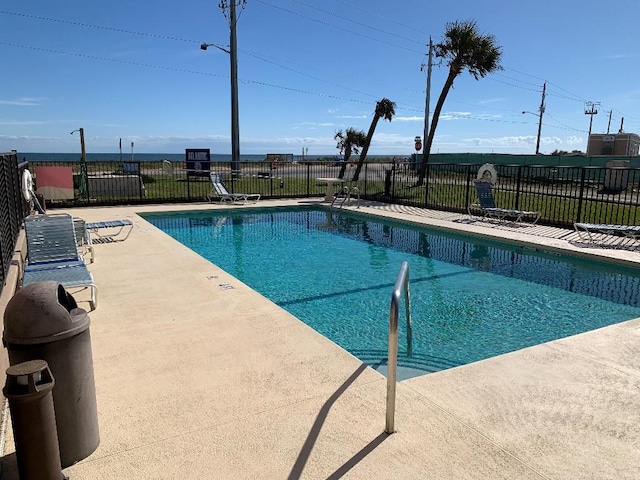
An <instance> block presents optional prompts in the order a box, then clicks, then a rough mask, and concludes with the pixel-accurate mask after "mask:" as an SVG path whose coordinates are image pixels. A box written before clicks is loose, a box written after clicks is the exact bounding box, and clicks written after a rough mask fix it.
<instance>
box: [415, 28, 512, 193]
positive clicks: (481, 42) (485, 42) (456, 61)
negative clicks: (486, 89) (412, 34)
mask: <svg viewBox="0 0 640 480" xmlns="http://www.w3.org/2000/svg"><path fill="white" fill-rule="evenodd" d="M434 50H435V54H436V57H440V58H442V59H445V61H446V62H447V66H448V67H449V74H448V75H447V79H446V80H445V82H444V86H443V87H442V92H440V97H439V98H438V103H436V107H435V109H434V111H433V117H432V119H431V126H430V127H429V137H428V138H427V139H426V141H425V146H424V149H423V155H422V163H421V165H420V174H419V176H418V182H417V184H418V185H422V184H423V183H424V176H425V173H426V170H427V163H428V162H429V153H430V152H431V145H432V144H433V137H434V135H435V132H436V127H437V126H438V120H439V118H440V113H441V112H442V106H443V105H444V101H445V99H446V98H447V94H448V93H449V90H451V87H452V86H453V81H454V80H455V79H456V77H457V76H458V75H460V74H461V73H462V72H463V71H464V70H465V69H466V70H468V71H469V73H470V74H471V75H473V77H474V78H475V79H476V80H478V79H479V78H481V77H482V78H484V77H485V76H486V75H487V74H489V73H492V72H494V71H496V70H502V67H501V66H500V57H501V56H502V49H501V47H499V46H498V45H497V44H496V38H495V37H494V36H493V35H482V34H480V33H479V32H478V27H477V25H476V22H474V21H471V20H467V21H464V22H458V21H456V22H452V23H448V24H447V26H446V28H445V32H444V41H443V42H442V43H438V44H436V45H435V47H434Z"/></svg>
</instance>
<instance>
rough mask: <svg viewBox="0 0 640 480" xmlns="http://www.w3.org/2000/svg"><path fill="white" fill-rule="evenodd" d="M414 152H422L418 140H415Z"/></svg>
mask: <svg viewBox="0 0 640 480" xmlns="http://www.w3.org/2000/svg"><path fill="white" fill-rule="evenodd" d="M415 147H416V152H419V151H420V150H422V142H421V141H420V140H416V144H415Z"/></svg>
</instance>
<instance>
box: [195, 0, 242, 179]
mask: <svg viewBox="0 0 640 480" xmlns="http://www.w3.org/2000/svg"><path fill="white" fill-rule="evenodd" d="M236 2H239V3H237V4H236ZM246 4H247V0H230V1H228V0H220V4H219V5H218V6H219V7H220V8H221V9H222V14H223V15H224V16H225V18H227V20H228V21H229V50H227V49H226V48H224V47H221V46H220V45H216V44H215V43H203V44H202V45H200V48H201V49H202V50H206V49H207V47H216V48H217V49H219V50H222V51H223V52H226V53H228V54H229V59H230V62H231V174H232V176H233V177H234V178H235V177H236V176H237V175H238V174H239V173H240V121H239V119H238V40H237V35H236V25H237V23H238V16H237V14H236V7H238V6H242V8H244V6H245V5H246ZM227 10H228V11H229V15H228V16H227Z"/></svg>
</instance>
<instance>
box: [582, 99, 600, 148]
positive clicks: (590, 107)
mask: <svg viewBox="0 0 640 480" xmlns="http://www.w3.org/2000/svg"><path fill="white" fill-rule="evenodd" d="M598 105H600V102H596V103H593V102H586V108H585V109H584V114H585V115H591V118H590V119H589V136H591V126H592V125H593V116H594V115H597V114H598V110H597V109H596V107H597V106H598ZM587 141H588V140H587Z"/></svg>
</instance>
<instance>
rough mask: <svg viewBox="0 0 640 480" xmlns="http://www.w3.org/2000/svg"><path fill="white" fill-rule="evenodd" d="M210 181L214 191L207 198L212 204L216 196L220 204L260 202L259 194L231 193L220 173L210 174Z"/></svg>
mask: <svg viewBox="0 0 640 480" xmlns="http://www.w3.org/2000/svg"><path fill="white" fill-rule="evenodd" d="M209 179H210V180H211V185H212V187H213V188H212V189H211V192H209V194H208V195H207V198H208V199H209V201H210V202H212V201H213V198H215V197H216V196H217V197H219V198H220V202H221V203H222V202H230V203H246V202H254V203H255V202H257V201H258V200H260V194H259V193H229V192H228V191H227V188H226V187H225V186H224V183H222V178H221V177H220V174H219V173H215V172H211V173H210V174H209Z"/></svg>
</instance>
